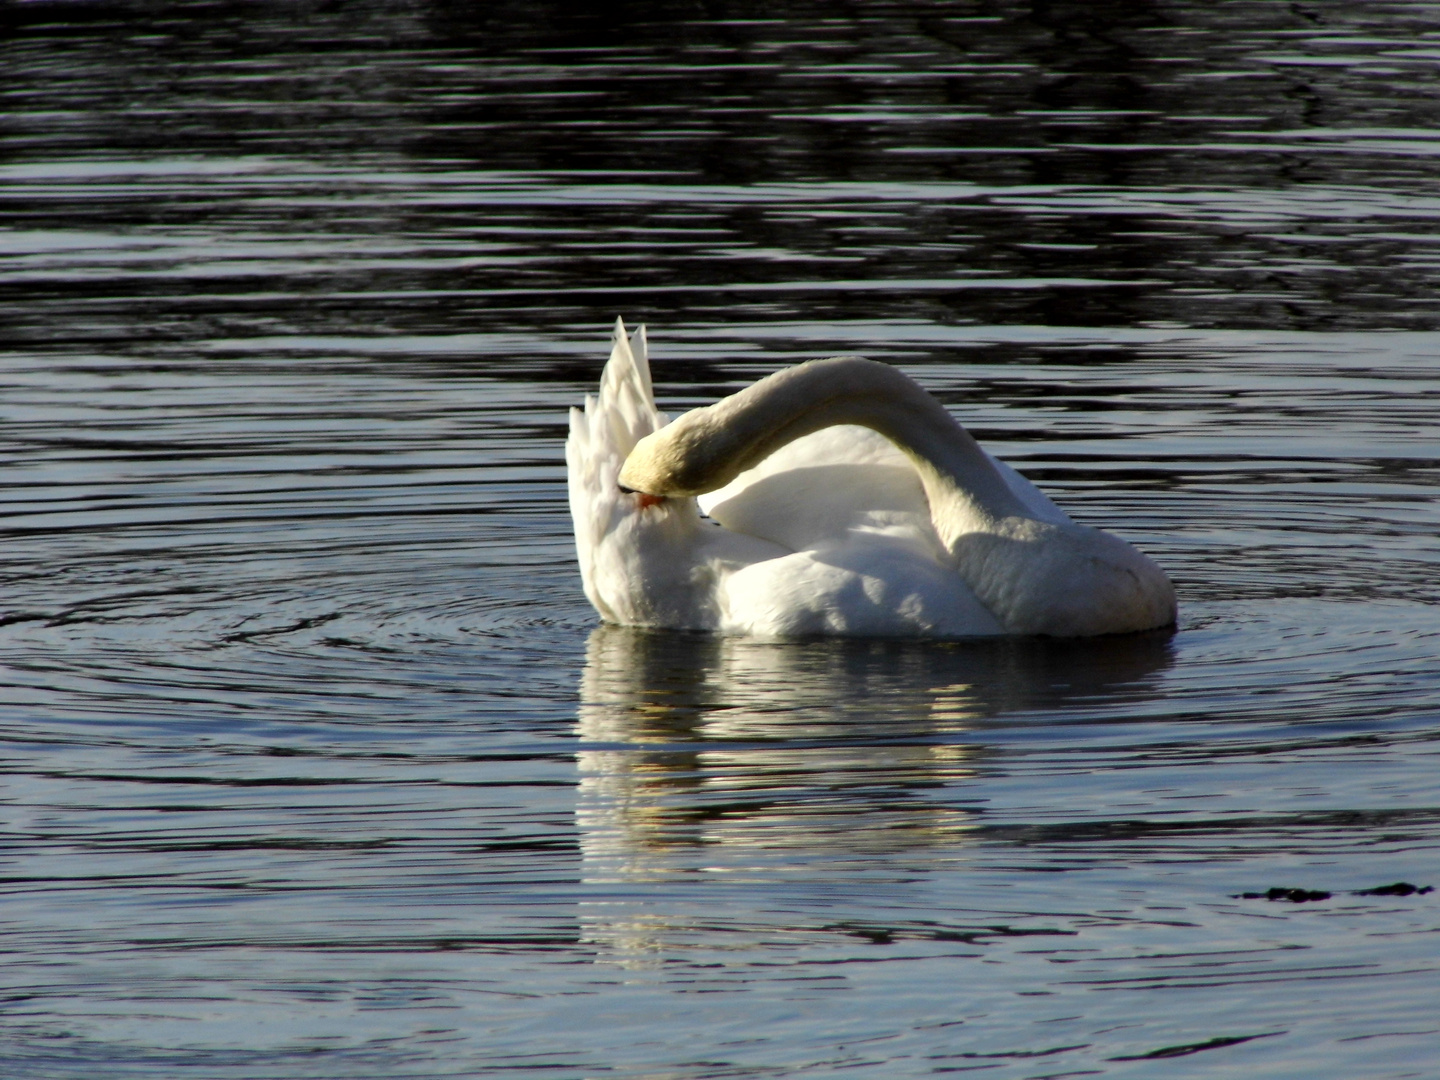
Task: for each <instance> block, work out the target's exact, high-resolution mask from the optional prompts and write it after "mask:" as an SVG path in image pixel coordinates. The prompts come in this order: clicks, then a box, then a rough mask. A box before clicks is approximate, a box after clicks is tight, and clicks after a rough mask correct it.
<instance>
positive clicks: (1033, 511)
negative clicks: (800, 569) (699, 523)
mask: <svg viewBox="0 0 1440 1080" xmlns="http://www.w3.org/2000/svg"><path fill="white" fill-rule="evenodd" d="M985 456H986V457H987V458H988V459H989V460H990V461H991V462H992V463H993V464H994V465H995V467H996V469H998V470H999V472H1000V475H1001V476H1002V477H1003V478H1004V480H1005V483H1006V485H1007V486H1008V487H1009V488H1010V490H1011V491H1012V492H1013V493H1014V494H1015V497H1016V498H1017V499H1019V500H1020V502H1021V504H1022V505H1023V506H1024V507H1025V509H1026V510H1027V511H1028V512H1029V513H1030V515H1031V516H1033V517H1034V518H1035V519H1036V520H1038V521H1048V522H1051V523H1052V524H1062V523H1065V522H1068V521H1069V520H1070V519H1069V517H1067V516H1066V514H1065V512H1064V511H1063V510H1061V509H1060V508H1059V507H1058V506H1056V505H1055V504H1054V503H1053V502H1051V501H1050V500H1049V499H1048V498H1047V497H1046V496H1045V494H1044V492H1042V491H1041V490H1040V489H1039V488H1037V487H1036V486H1035V485H1034V484H1032V483H1031V482H1030V481H1029V480H1026V479H1025V478H1024V477H1023V476H1021V475H1020V474H1019V473H1018V472H1016V471H1015V470H1014V469H1012V468H1011V467H1010V466H1009V465H1006V464H1005V462H1003V461H1001V460H1000V459H999V458H997V457H995V456H994V455H992V454H990V453H989V452H988V451H986V452H985ZM698 502H699V503H700V509H701V510H702V511H703V512H704V513H706V514H708V515H709V516H710V517H712V518H714V519H715V520H716V521H718V522H720V524H722V525H724V526H725V527H726V528H727V529H730V530H732V531H734V532H740V533H746V534H748V535H750V536H759V537H763V538H765V539H766V540H770V541H773V542H774V543H777V544H783V545H785V546H786V547H788V548H790V549H791V550H792V551H801V550H804V549H805V548H808V547H811V546H813V545H815V544H817V543H821V542H823V541H825V540H827V539H833V538H835V537H837V536H840V535H842V533H843V532H845V531H846V530H851V529H857V528H858V529H869V528H880V529H883V530H885V531H891V532H893V531H895V530H897V529H899V530H902V531H907V532H909V533H910V534H912V535H913V537H914V538H916V539H917V540H923V542H924V544H925V545H926V546H927V547H933V549H934V550H935V552H936V553H937V557H939V552H940V551H941V550H942V548H941V545H940V541H939V537H938V536H936V535H935V531H934V525H933V524H932V523H931V517H930V503H929V500H927V499H926V497H925V489H924V488H923V487H922V486H921V484H920V478H919V476H918V475H917V474H916V472H915V466H914V465H912V464H911V463H910V459H909V458H907V457H906V456H905V454H904V453H902V452H901V451H900V450H899V448H897V447H896V446H895V444H894V443H892V442H891V441H890V440H889V439H887V438H885V436H883V435H881V434H880V433H879V432H876V431H872V430H870V429H869V428H865V427H856V426H853V425H848V424H845V425H837V426H835V427H828V428H824V429H822V430H820V431H817V432H814V433H813V434H810V435H806V436H805V437H804V438H800V439H796V440H795V441H794V442H792V443H789V444H787V445H786V446H783V447H781V448H780V449H779V450H777V451H776V452H775V453H773V454H771V455H770V456H769V457H768V458H766V459H765V460H764V461H762V462H760V464H758V465H756V466H755V467H754V468H753V469H747V470H746V471H745V472H743V473H741V474H740V475H739V476H737V477H736V478H735V479H734V480H732V481H731V482H730V483H729V484H727V485H726V486H725V487H723V488H720V489H719V490H717V491H712V492H709V493H708V494H705V495H701V496H700V498H699V500H698Z"/></svg>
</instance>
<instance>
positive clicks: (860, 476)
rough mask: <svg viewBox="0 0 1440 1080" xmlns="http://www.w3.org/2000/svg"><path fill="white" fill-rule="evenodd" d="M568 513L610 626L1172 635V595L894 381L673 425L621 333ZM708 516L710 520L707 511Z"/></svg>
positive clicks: (726, 405)
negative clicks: (1162, 630) (1161, 630)
mask: <svg viewBox="0 0 1440 1080" xmlns="http://www.w3.org/2000/svg"><path fill="white" fill-rule="evenodd" d="M566 460H567V462H568V465H569V475H570V510H571V514H572V515H573V517H574V521H575V544H576V548H577V551H578V553H579V557H580V571H581V577H582V579H583V581H584V585H585V594H586V596H588V597H589V598H590V601H591V603H593V604H594V605H595V608H596V610H597V611H599V613H600V615H601V617H602V618H604V619H605V620H606V621H607V622H613V623H620V624H622V625H627V626H651V627H663V628H670V629H691V630H711V631H718V632H720V633H731V634H749V635H756V636H764V637H791V636H800V635H811V634H844V635H852V636H914V637H970V636H989V635H995V634H1051V635H1055V636H1060V637H1079V636H1087V635H1092V634H1107V633H1121V632H1126V631H1133V630H1146V629H1151V628H1153V627H1160V626H1168V625H1170V624H1171V623H1173V622H1174V620H1175V592H1174V589H1173V588H1172V587H1171V585H1170V582H1169V579H1167V578H1166V576H1165V574H1164V572H1163V571H1162V570H1161V569H1160V568H1159V567H1158V566H1156V565H1155V563H1153V562H1151V561H1150V559H1148V558H1146V557H1145V556H1144V555H1142V554H1141V553H1140V552H1138V551H1136V550H1135V549H1134V548H1133V547H1131V546H1130V545H1129V544H1127V543H1125V541H1123V540H1120V539H1118V538H1117V537H1114V536H1111V535H1109V534H1108V533H1104V532H1101V531H1099V530H1098V529H1092V528H1090V527H1088V526H1084V525H1077V524H1076V523H1075V522H1073V521H1071V520H1070V519H1069V518H1068V517H1067V516H1066V515H1065V513H1064V512H1063V511H1061V510H1060V509H1059V508H1058V507H1057V506H1056V505H1055V504H1054V503H1052V502H1051V501H1050V500H1049V499H1047V498H1046V497H1045V496H1044V495H1043V494H1041V492H1040V491H1039V490H1038V489H1037V488H1036V487H1035V486H1034V485H1032V484H1031V483H1030V482H1029V481H1027V480H1025V479H1024V478H1023V477H1022V476H1020V475H1019V474H1018V473H1016V472H1015V471H1014V470H1013V469H1011V468H1009V467H1008V466H1006V465H1004V464H1002V463H1001V462H999V461H997V460H995V459H994V458H992V457H991V456H990V455H989V454H987V453H986V452H985V451H984V450H983V449H982V448H981V447H980V446H979V444H977V443H976V442H975V440H974V439H973V438H971V436H970V435H969V433H968V432H966V431H965V429H964V428H962V427H961V426H960V425H959V424H958V423H956V422H955V420H954V419H953V418H951V416H950V414H949V413H948V412H946V410H945V408H944V407H943V406H942V405H940V403H939V402H937V401H936V400H935V399H934V398H932V397H931V396H930V395H929V394H927V393H926V392H925V391H924V390H923V389H921V388H920V387H919V386H918V385H917V384H915V383H914V382H912V381H911V380H910V379H909V378H907V377H906V376H905V375H903V374H901V373H900V372H899V371H897V370H896V369H894V368H892V367H889V366H887V365H885V364H879V363H875V362H873V361H870V360H864V359H861V358H860V357H836V358H833V359H829V360H814V361H811V362H810V363H807V364H801V365H800V366H798V367H794V368H790V369H787V370H785V371H781V372H777V373H776V374H774V375H771V376H769V377H768V378H765V379H762V380H761V381H760V382H758V383H755V384H754V385H753V386H750V387H748V388H746V389H745V390H742V391H741V392H739V393H738V394H734V395H732V396H730V397H728V398H725V399H724V400H722V401H720V402H718V403H716V404H715V405H711V406H709V407H707V408H704V409H695V410H693V411H692V412H689V413H686V414H685V415H684V416H682V417H680V418H679V419H678V420H677V421H676V422H675V423H673V424H667V419H666V417H665V416H664V415H663V414H662V413H660V412H659V411H658V410H657V409H656V408H655V402H654V396H653V391H652V389H651V383H650V370H649V364H648V360H647V356H646V347H645V330H644V327H641V328H640V330H638V331H637V332H636V334H635V336H634V338H632V339H631V340H630V341H629V342H627V341H626V339H625V333H624V326H623V324H621V323H620V322H619V320H617V321H616V330H615V344H614V349H613V350H612V352H611V354H610V361H609V363H608V364H606V366H605V372H604V375H603V376H602V378H601V383H600V394H599V396H598V398H597V397H588V398H587V399H586V401H585V408H584V411H583V412H582V411H581V410H579V409H572V410H571V411H570V438H569V441H568V442H567V443H566ZM702 509H703V511H704V512H705V514H707V515H709V518H710V520H706V518H704V517H702V516H701V511H702Z"/></svg>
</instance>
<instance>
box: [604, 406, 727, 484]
mask: <svg viewBox="0 0 1440 1080" xmlns="http://www.w3.org/2000/svg"><path fill="white" fill-rule="evenodd" d="M713 410H714V406H710V407H709V408H704V409H695V410H693V411H691V412H688V413H686V414H685V415H684V416H682V417H680V418H679V419H677V420H676V421H675V422H674V423H671V424H669V425H667V426H665V427H663V428H661V429H660V430H659V431H656V432H652V433H651V434H649V435H646V436H645V437H644V438H643V439H641V440H640V441H639V442H638V443H636V444H635V449H633V450H631V451H630V456H629V457H627V458H626V459H625V464H624V465H623V466H621V468H620V488H621V490H622V491H635V492H640V493H641V498H642V499H644V498H646V497H649V498H656V497H659V498H674V497H676V496H685V495H703V494H705V493H706V492H707V491H715V490H716V489H717V488H722V487H724V486H725V485H726V484H728V483H729V482H730V481H731V480H733V479H735V477H736V476H738V475H739V474H740V473H741V472H743V471H744V469H745V467H746V465H747V464H748V462H747V461H746V456H745V454H744V452H743V451H744V449H745V443H746V441H747V440H745V439H743V438H741V437H740V436H741V433H740V432H736V431H734V430H728V431H727V430H726V428H725V427H724V426H723V424H721V423H717V417H716V416H715V415H714V412H713Z"/></svg>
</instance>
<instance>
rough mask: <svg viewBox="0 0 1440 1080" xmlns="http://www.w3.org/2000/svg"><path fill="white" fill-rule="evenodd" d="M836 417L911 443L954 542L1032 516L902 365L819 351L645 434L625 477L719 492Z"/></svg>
mask: <svg viewBox="0 0 1440 1080" xmlns="http://www.w3.org/2000/svg"><path fill="white" fill-rule="evenodd" d="M836 424H858V425H861V426H863V427H868V428H871V429H873V430H875V431H878V432H879V433H880V434H881V435H883V436H885V437H886V438H887V439H889V440H890V441H891V442H893V443H894V444H895V445H896V446H897V447H899V448H900V449H901V450H902V451H904V452H905V454H906V455H907V456H908V457H909V458H910V460H911V461H913V462H914V464H915V468H916V470H917V471H918V472H919V474H920V480H921V482H922V483H923V484H924V486H925V493H926V496H927V497H928V498H929V500H930V510H931V516H932V518H933V519H934V521H935V525H936V528H937V529H938V530H939V532H940V534H941V540H942V541H943V542H944V543H945V544H946V545H947V546H950V544H951V543H952V541H953V540H954V539H955V537H956V536H958V535H959V534H960V533H962V532H968V531H973V530H975V529H983V528H985V527H986V526H987V525H989V524H991V523H993V522H995V521H998V520H999V519H1001V518H1005V517H1013V516H1022V517H1025V516H1029V515H1028V514H1026V512H1025V509H1024V508H1023V506H1022V505H1021V503H1020V501H1019V500H1018V499H1017V498H1016V497H1015V495H1014V494H1013V493H1012V492H1011V491H1010V488H1009V485H1007V484H1006V482H1005V479H1004V477H1002V476H1001V475H1000V472H999V470H997V469H996V468H995V466H994V464H992V463H991V461H990V459H989V458H988V457H986V455H985V452H984V451H983V450H981V449H980V445H979V444H978V443H977V442H976V441H975V440H974V438H972V437H971V435H970V433H969V432H967V431H966V430H965V429H964V428H963V427H961V426H960V425H959V424H958V423H957V422H956V421H955V419H954V418H953V417H951V415H950V414H949V413H948V412H946V411H945V407H944V406H943V405H941V404H940V403H939V402H938V401H936V400H935V399H934V398H933V397H931V396H930V395H929V394H928V393H926V392H925V390H923V389H922V388H921V387H920V386H919V385H918V384H917V383H915V382H914V381H912V380H911V379H910V378H908V377H907V376H906V375H904V374H902V373H901V372H900V371H898V370H897V369H895V368H893V367H890V366H889V365H888V364H881V363H878V362H876V361H874V360H866V359H864V358H862V357H859V356H839V357H834V358H832V359H828V360H812V361H810V362H809V363H806V364H801V365H799V366H798V367H793V368H789V369H787V370H785V371H780V372H776V373H775V374H774V375H771V376H769V377H768V378H765V379H762V380H760V381H759V382H757V383H755V384H754V385H753V386H750V387H747V388H746V389H744V390H741V391H740V392H739V393H737V394H733V395H731V396H730V397H727V398H725V399H724V400H722V401H719V402H716V403H715V404H714V405H710V406H708V407H706V408H703V409H695V410H693V411H692V412H688V413H686V414H685V415H684V416H681V417H680V418H679V419H677V420H676V421H675V422H674V423H672V424H670V425H668V426H667V427H664V428H661V429H660V430H659V431H657V432H655V433H654V434H652V435H648V436H646V437H645V438H644V439H642V440H641V441H640V443H639V444H638V445H637V446H636V447H635V449H634V451H632V453H631V454H630V456H629V457H628V458H627V459H626V461H625V465H624V468H623V469H622V470H621V472H620V483H621V484H622V485H624V486H625V487H627V488H631V489H633V490H636V491H643V492H648V493H650V494H654V495H667V496H668V495H699V494H703V493H704V492H707V491H714V490H715V489H717V488H720V487H724V486H725V485H726V484H728V483H729V482H730V481H731V480H733V479H734V478H735V477H736V476H737V475H739V474H740V473H741V472H743V471H744V470H746V469H748V468H750V467H752V466H754V465H756V464H758V463H759V462H761V461H763V460H764V459H765V458H766V457H768V456H769V455H771V454H773V453H774V452H775V451H776V450H778V449H780V448H781V447H782V446H784V445H785V444H786V443H789V442H793V441H794V440H795V439H798V438H800V437H801V436H803V435H808V434H810V433H811V432H813V431H819V430H820V429H821V428H827V427H832V426H834V425H836Z"/></svg>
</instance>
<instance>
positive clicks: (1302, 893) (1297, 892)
mask: <svg viewBox="0 0 1440 1080" xmlns="http://www.w3.org/2000/svg"><path fill="white" fill-rule="evenodd" d="M1235 899H1236V900H1289V901H1290V902H1291V903H1292V904H1304V903H1306V902H1307V901H1310V900H1329V899H1330V894H1329V893H1328V892H1325V891H1323V890H1321V889H1281V888H1274V889H1266V890H1265V891H1264V892H1242V893H1236V894H1235Z"/></svg>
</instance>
